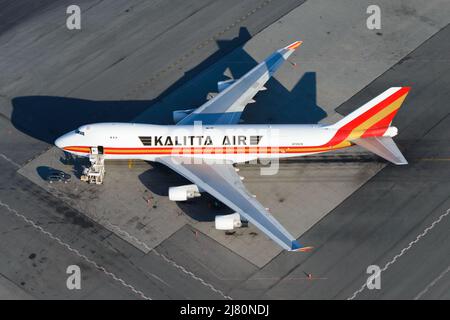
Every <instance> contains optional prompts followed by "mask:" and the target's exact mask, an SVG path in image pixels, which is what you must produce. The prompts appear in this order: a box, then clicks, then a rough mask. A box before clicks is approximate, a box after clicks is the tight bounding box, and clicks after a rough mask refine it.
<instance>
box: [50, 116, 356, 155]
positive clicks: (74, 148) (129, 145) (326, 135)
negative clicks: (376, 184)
mask: <svg viewBox="0 0 450 320" xmlns="http://www.w3.org/2000/svg"><path fill="white" fill-rule="evenodd" d="M338 135H339V132H337V130H336V129H334V128H330V127H328V126H324V125H207V126H200V125H198V126H197V125H189V126H182V125H181V126H180V125H178V126H175V125H166V126H161V125H150V124H137V123H98V124H91V125H84V126H82V127H80V128H79V129H77V130H75V131H71V132H69V133H67V134H65V135H64V136H62V137H60V138H59V139H58V140H57V141H56V142H55V144H56V145H57V146H58V147H60V148H62V149H64V150H65V151H67V152H70V153H73V154H76V155H80V156H88V155H89V154H90V153H91V148H92V147H100V148H99V149H100V152H102V153H103V154H104V156H105V159H142V160H150V161H153V160H154V159H155V158H157V157H161V156H167V155H176V156H181V157H190V158H191V157H200V158H204V159H226V160H229V161H232V162H235V163H237V162H245V161H250V160H253V159H258V158H285V157H298V156H304V155H308V154H313V153H319V152H326V151H330V150H334V149H340V148H344V147H348V146H350V145H351V143H350V142H348V141H346V140H345V138H339V137H338V138H337V136H338ZM341 135H342V134H341ZM344 136H345V134H344V135H343V137H344Z"/></svg>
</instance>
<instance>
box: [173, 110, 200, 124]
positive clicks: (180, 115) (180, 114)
mask: <svg viewBox="0 0 450 320" xmlns="http://www.w3.org/2000/svg"><path fill="white" fill-rule="evenodd" d="M194 110H195V108H193V109H186V110H175V111H173V112H172V118H173V122H175V123H178V122H180V121H181V120H183V119H184V118H186V117H187V116H188V115H190V114H191V113H192V111H194Z"/></svg>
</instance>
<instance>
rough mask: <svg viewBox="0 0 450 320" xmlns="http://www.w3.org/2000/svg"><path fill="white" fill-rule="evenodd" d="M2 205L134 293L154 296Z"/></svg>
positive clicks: (0, 203) (145, 297) (2, 204)
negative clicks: (136, 287) (138, 288)
mask: <svg viewBox="0 0 450 320" xmlns="http://www.w3.org/2000/svg"><path fill="white" fill-rule="evenodd" d="M0 206H2V207H4V208H6V209H7V210H8V211H9V212H11V213H13V214H14V215H15V216H16V217H18V218H20V219H22V220H23V221H25V222H26V223H27V224H29V225H31V226H32V227H33V228H35V229H36V230H38V231H39V232H41V233H42V234H44V235H46V236H48V237H49V238H50V239H52V240H54V241H56V242H57V243H59V244H60V245H61V246H63V247H65V248H66V249H68V250H69V251H70V252H72V253H74V254H75V255H77V256H78V257H80V258H81V259H83V260H84V261H86V262H88V263H89V264H91V265H93V266H94V267H95V268H96V269H97V270H100V271H102V272H103V273H104V274H106V275H107V276H109V277H111V278H112V279H113V280H115V281H117V282H119V283H120V284H121V285H123V286H124V287H125V288H127V289H130V290H131V291H132V292H133V293H135V294H137V295H138V296H140V297H141V298H142V299H144V300H152V298H150V297H148V296H146V295H145V294H144V293H143V292H142V291H140V290H137V289H135V288H134V287H133V286H132V285H130V284H128V283H126V282H125V281H124V280H123V279H121V278H119V277H117V276H116V275H115V274H114V273H112V272H110V271H108V270H107V269H106V268H105V267H102V266H100V265H99V264H98V263H97V262H95V261H94V260H91V259H90V258H88V257H87V256H85V255H84V254H82V253H80V252H79V251H78V250H77V249H74V248H72V247H71V246H70V245H69V244H67V243H65V242H64V241H62V240H61V239H60V238H58V237H56V236H54V235H53V234H52V233H50V232H49V231H47V230H45V229H44V228H42V227H41V226H40V225H38V224H36V223H35V222H34V221H32V220H30V219H29V218H27V217H26V216H24V215H23V214H21V213H19V212H18V211H17V210H15V209H13V208H11V207H10V206H9V205H8V204H6V203H4V202H3V201H1V200H0Z"/></svg>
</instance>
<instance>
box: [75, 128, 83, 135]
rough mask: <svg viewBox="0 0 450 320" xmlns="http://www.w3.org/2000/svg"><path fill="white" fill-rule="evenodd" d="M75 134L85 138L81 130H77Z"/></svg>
mask: <svg viewBox="0 0 450 320" xmlns="http://www.w3.org/2000/svg"><path fill="white" fill-rule="evenodd" d="M75 133H76V134H81V135H82V136H84V132H83V131H81V130H79V129H77V130H75Z"/></svg>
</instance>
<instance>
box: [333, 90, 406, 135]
mask: <svg viewBox="0 0 450 320" xmlns="http://www.w3.org/2000/svg"><path fill="white" fill-rule="evenodd" d="M409 90H410V87H393V88H389V89H388V90H386V91H385V92H383V93H382V94H380V95H379V96H377V97H376V98H373V99H372V100H370V101H369V102H367V103H366V104H364V105H363V106H362V107H360V108H358V109H356V110H355V111H353V112H352V113H350V114H349V115H348V116H346V117H344V118H343V119H342V120H340V121H338V122H336V123H335V124H333V125H332V126H331V127H333V128H336V129H341V130H345V131H349V132H351V134H350V137H351V138H353V139H356V138H364V137H371V136H381V135H383V134H384V133H385V131H386V130H387V129H388V128H389V126H390V124H391V122H392V119H394V117H395V115H396V113H397V111H398V109H399V108H400V106H401V105H402V103H403V101H404V100H405V98H406V95H407V94H408V92H409Z"/></svg>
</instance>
